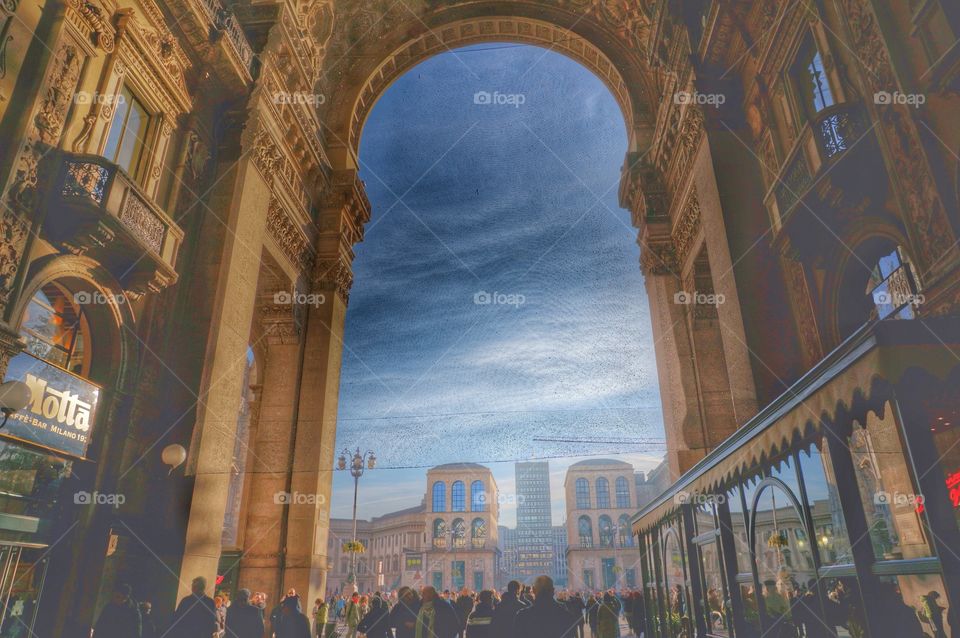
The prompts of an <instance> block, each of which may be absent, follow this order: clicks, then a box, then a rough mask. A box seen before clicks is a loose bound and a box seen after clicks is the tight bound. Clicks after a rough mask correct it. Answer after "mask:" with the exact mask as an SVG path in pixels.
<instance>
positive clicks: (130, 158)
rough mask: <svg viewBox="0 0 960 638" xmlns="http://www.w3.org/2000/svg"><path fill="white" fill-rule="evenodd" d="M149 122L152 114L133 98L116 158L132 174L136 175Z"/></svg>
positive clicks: (118, 163) (119, 164)
mask: <svg viewBox="0 0 960 638" xmlns="http://www.w3.org/2000/svg"><path fill="white" fill-rule="evenodd" d="M149 123H150V116H149V115H148V114H147V111H146V109H144V108H143V105H142V104H140V102H138V101H137V100H136V99H135V98H131V104H130V115H129V116H128V117H127V124H126V126H125V127H124V130H123V137H122V139H121V140H120V148H119V149H118V150H117V159H116V164H117V165H118V166H120V168H122V169H123V170H125V171H126V172H127V173H128V174H130V175H136V172H137V165H138V164H139V162H140V156H141V155H142V154H143V146H144V141H145V140H146V137H147V125H148V124H149Z"/></svg>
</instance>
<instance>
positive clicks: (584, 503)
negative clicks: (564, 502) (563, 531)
mask: <svg viewBox="0 0 960 638" xmlns="http://www.w3.org/2000/svg"><path fill="white" fill-rule="evenodd" d="M576 492H577V509H578V510H588V509H590V483H588V482H587V479H585V478H578V479H577V483H576Z"/></svg>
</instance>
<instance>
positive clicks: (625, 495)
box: [617, 476, 630, 507]
mask: <svg viewBox="0 0 960 638" xmlns="http://www.w3.org/2000/svg"><path fill="white" fill-rule="evenodd" d="M617 507H630V484H629V483H627V479H625V478H623V477H622V476H620V477H617Z"/></svg>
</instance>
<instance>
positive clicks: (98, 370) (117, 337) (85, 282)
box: [13, 255, 137, 389]
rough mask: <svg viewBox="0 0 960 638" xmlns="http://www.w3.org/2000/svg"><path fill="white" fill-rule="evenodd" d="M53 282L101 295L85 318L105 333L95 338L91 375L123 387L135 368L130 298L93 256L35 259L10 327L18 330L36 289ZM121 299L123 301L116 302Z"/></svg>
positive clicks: (134, 345) (133, 320)
mask: <svg viewBox="0 0 960 638" xmlns="http://www.w3.org/2000/svg"><path fill="white" fill-rule="evenodd" d="M54 281H63V282H65V283H66V284H67V285H68V288H69V289H70V290H71V291H72V292H74V293H81V292H86V293H92V292H94V291H96V292H98V293H100V294H101V295H102V296H103V299H104V301H105V303H102V304H97V306H96V307H95V308H94V312H91V313H90V315H89V317H88V321H89V322H90V324H91V326H90V327H91V329H92V330H93V331H94V332H98V333H100V334H102V335H105V336H103V337H99V338H98V339H96V341H97V342H98V343H97V344H95V348H96V349H97V350H96V351H95V355H96V356H95V357H94V359H95V367H94V368H93V369H92V370H91V378H92V379H94V380H96V381H97V382H98V383H101V384H103V385H104V386H109V387H112V388H115V389H120V388H123V387H124V386H125V385H126V384H127V383H128V382H129V381H130V379H129V378H128V375H129V374H130V371H131V370H136V369H137V361H136V360H135V357H136V356H137V355H136V353H137V347H136V337H135V324H136V319H135V317H134V313H133V308H132V307H131V302H132V299H130V298H128V297H127V296H126V294H125V292H124V289H123V287H122V286H121V285H120V283H119V282H118V281H117V280H116V279H115V278H114V277H113V275H111V274H110V273H109V272H108V271H107V270H106V269H105V268H104V267H103V266H101V265H100V264H99V263H97V262H96V261H94V260H93V259H90V258H89V257H83V256H76V255H48V256H45V257H41V258H40V259H37V260H36V261H35V262H34V263H33V264H32V265H31V269H30V273H29V275H28V278H27V282H26V285H25V286H24V293H23V294H22V295H20V298H19V299H18V301H17V305H16V307H15V308H14V311H13V317H14V325H13V329H14V330H17V331H19V330H20V322H21V320H22V317H23V315H24V312H25V311H26V308H27V305H28V304H29V303H30V300H31V299H32V298H33V296H34V294H35V293H36V291H37V290H39V289H40V288H41V287H43V286H45V285H46V284H48V283H51V282H54ZM121 299H123V300H125V301H122V302H121V301H119V300H121ZM104 346H107V348H105V349H104Z"/></svg>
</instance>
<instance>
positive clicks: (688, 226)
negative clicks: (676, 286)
mask: <svg viewBox="0 0 960 638" xmlns="http://www.w3.org/2000/svg"><path fill="white" fill-rule="evenodd" d="M699 233H700V199H699V198H698V197H697V189H696V188H694V189H692V190H691V191H690V196H689V197H688V198H687V202H686V205H685V206H684V207H683V210H682V211H681V215H680V218H679V219H678V220H677V223H676V225H675V226H674V228H673V232H672V233H671V238H672V240H673V245H674V250H675V252H676V259H677V265H678V266H679V267H680V268H683V266H684V264H685V263H686V260H687V256H688V254H689V253H690V249H691V248H692V246H693V242H694V240H695V239H696V238H697V235H698V234H699Z"/></svg>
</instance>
